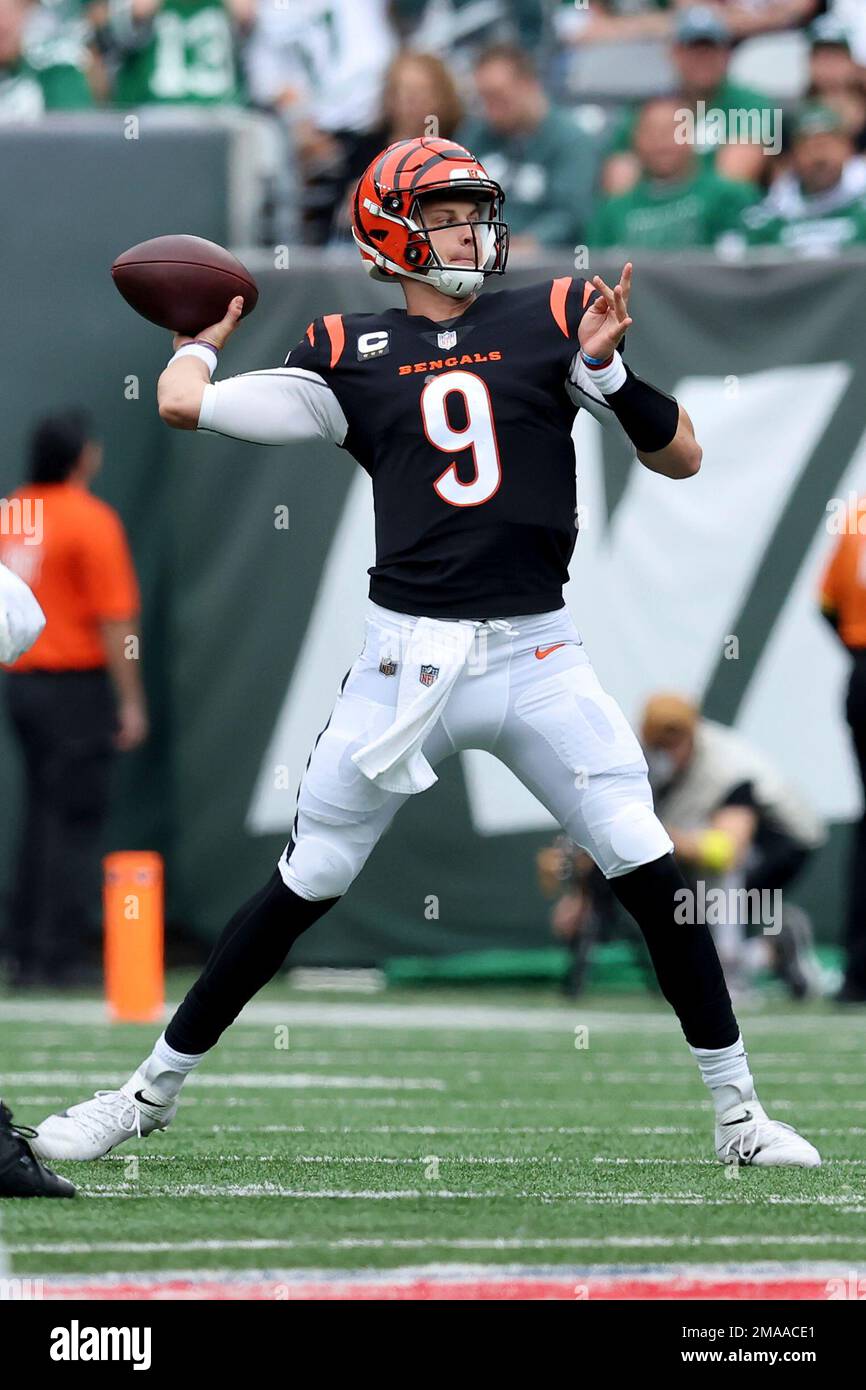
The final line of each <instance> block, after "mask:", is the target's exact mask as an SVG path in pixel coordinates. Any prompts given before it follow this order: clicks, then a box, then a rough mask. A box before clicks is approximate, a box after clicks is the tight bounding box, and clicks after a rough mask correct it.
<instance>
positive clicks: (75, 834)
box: [3, 670, 116, 984]
mask: <svg viewBox="0 0 866 1390" xmlns="http://www.w3.org/2000/svg"><path fill="white" fill-rule="evenodd" d="M5 684H6V691H5V694H6V708H7V711H8V714H9V717H10V720H11V724H12V729H13V731H14V734H15V736H16V739H17V742H18V745H19V748H20V750H21V755H22V762H23V774H24V782H23V789H22V790H23V798H22V801H21V803H20V805H21V812H22V814H21V818H20V822H19V827H18V828H19V842H18V855H17V862H16V865H15V871H14V878H13V887H12V895H11V900H10V903H9V911H8V915H7V920H6V931H5V934H4V942H3V945H4V955H5V957H6V965H7V969H8V971H9V974H10V977H11V980H12V982H13V983H18V984H27V983H35V984H40V983H52V982H55V983H63V981H64V980H66V979H69V978H74V977H75V974H76V973H77V972H78V971H79V970H80V969H87V968H93V967H94V966H95V965H97V964H98V961H99V941H100V937H99V902H100V896H99V893H100V877H101V874H100V856H101V851H102V843H101V842H102V832H103V828H104V825H105V819H106V814H107V810H108V798H109V783H110V774H111V766H112V762H113V759H114V742H113V740H114V733H115V728H116V711H115V701H114V695H113V692H112V688H111V684H110V681H109V678H108V675H107V673H106V672H105V671H104V670H98V671H62V672H54V671H32V672H21V673H19V674H14V673H13V674H10V675H8V676H7V678H6V682H5Z"/></svg>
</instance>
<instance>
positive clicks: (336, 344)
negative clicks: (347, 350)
mask: <svg viewBox="0 0 866 1390" xmlns="http://www.w3.org/2000/svg"><path fill="white" fill-rule="evenodd" d="M322 322H323V323H324V325H325V328H326V329H327V330H328V337H329V338H330V340H331V366H332V367H336V365H337V363H338V362H339V360H340V358H341V357H342V355H343V348H344V347H345V346H346V330H345V329H344V328H343V315H342V314H326V315H325V317H324V319H323V320H322Z"/></svg>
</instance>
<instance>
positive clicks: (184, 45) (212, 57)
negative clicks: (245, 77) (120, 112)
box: [108, 0, 254, 108]
mask: <svg viewBox="0 0 866 1390" xmlns="http://www.w3.org/2000/svg"><path fill="white" fill-rule="evenodd" d="M253 6H254V0H118V2H117V3H116V4H112V5H111V6H110V8H109V22H108V34H109V38H110V42H111V45H112V49H113V56H114V59H115V62H116V74H115V80H114V94H113V95H114V102H115V104H116V105H117V106H121V107H127V108H128V107H131V106H146V105H151V104H154V103H158V104H164V105H181V104H192V105H210V106H212V105H237V104H238V103H239V102H240V101H241V100H242V99H243V94H242V88H241V78H240V69H239V65H238V55H237V45H238V42H239V39H240V37H241V36H242V35H243V34H245V33H246V32H247V31H248V30H249V29H250V28H251V26H252V23H253V19H254V9H253Z"/></svg>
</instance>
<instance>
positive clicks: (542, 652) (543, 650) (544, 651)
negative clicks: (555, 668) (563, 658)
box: [535, 642, 568, 661]
mask: <svg viewBox="0 0 866 1390" xmlns="http://www.w3.org/2000/svg"><path fill="white" fill-rule="evenodd" d="M567 645H568V644H567V643H566V642H557V643H555V644H554V646H552V647H536V648H535V655H536V656H537V657H538V660H539V661H543V660H544V658H545V657H546V656H550V653H551V652H556V651H559V648H560V647H565V646H567Z"/></svg>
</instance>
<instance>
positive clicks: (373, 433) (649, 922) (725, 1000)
mask: <svg viewBox="0 0 866 1390" xmlns="http://www.w3.org/2000/svg"><path fill="white" fill-rule="evenodd" d="M503 201H504V193H503V191H502V189H501V187H500V186H499V185H498V184H497V183H496V182H495V181H494V180H493V179H491V178H489V177H488V175H487V173H486V171H485V170H484V168H483V167H482V166H481V165H480V164H479V163H478V161H477V160H476V159H474V158H473V156H472V155H471V154H470V153H469V151H467V150H465V149H463V148H462V147H460V146H458V145H455V144H453V143H451V142H448V141H444V140H438V139H428V138H421V139H412V140H401V141H398V142H397V143H396V144H394V145H391V146H390V147H389V148H388V149H386V150H384V151H383V152H382V153H381V154H380V155H379V156H378V157H377V158H376V159H375V160H374V161H373V163H372V164H371V165H370V167H369V168H368V169H367V170H366V172H365V173H364V175H363V176H362V178H361V180H360V182H359V184H358V188H357V191H356V193H355V197H354V227H353V231H354V237H355V242H356V244H357V247H358V250H359V251H360V254H361V258H362V261H363V263H364V266H365V268H366V269H367V270H368V271H369V272H370V274H371V275H373V276H374V278H376V279H380V280H385V281H388V282H391V283H393V282H394V281H395V280H396V281H397V282H398V283H399V284H400V286H401V287H402V289H403V292H404V295H405V301H406V307H405V309H386V310H384V311H383V312H381V313H376V314H351V315H345V316H344V315H341V314H338V313H328V314H325V315H324V317H322V318H318V319H316V320H315V321H314V322H313V323H311V324H310V325H309V327H308V328H307V330H306V332H305V333H304V335H303V337H302V338H301V341H300V343H299V344H298V346H297V347H295V348H294V349H293V350H292V351H291V352H290V353H289V355H288V357H287V359H286V362H285V365H284V366H282V367H273V368H269V369H267V370H265V371H257V372H251V373H246V374H244V375H242V376H236V377H228V378H223V379H220V380H217V381H212V380H211V378H212V376H213V374H214V371H215V368H216V366H217V358H218V354H219V352H220V351H221V350H222V349H223V348H224V346H225V344H226V343H227V341H228V339H229V337H230V335H231V334H232V332H233V331H234V330H235V328H236V326H237V323H238V318H239V315H240V312H241V309H242V307H243V305H242V300H241V299H233V300H232V302H231V303H230V304H229V306H228V310H227V313H226V315H225V318H224V319H223V320H222V321H221V322H220V323H218V324H214V325H211V326H210V327H205V326H203V330H202V332H201V333H200V334H199V336H198V337H197V338H196V339H194V340H191V339H188V338H176V339H175V349H176V350H175V354H174V356H173V357H172V359H171V361H170V362H169V364H168V366H167V367H166V369H165V371H164V372H163V374H162V376H161V377H160V380H159V387H158V397H159V411H160V415H161V417H162V419H163V420H165V421H166V422H167V423H168V424H169V425H171V426H174V427H175V428H177V429H188V430H194V429H199V430H207V431H212V432H215V433H217V434H222V435H228V436H230V437H232V438H235V439H245V440H251V441H254V442H258V443H261V444H282V443H286V442H288V441H296V440H304V439H311V438H324V439H328V440H331V441H332V442H333V443H334V444H335V445H337V446H338V447H339V448H341V449H344V450H345V451H346V452H347V453H348V454H350V455H351V456H352V457H353V458H354V459H356V460H357V462H358V463H359V464H360V465H361V467H362V468H364V469H365V470H366V471H367V472H368V473H369V474H370V477H371V479H372V485H373V498H374V506H375V520H376V562H375V564H374V565H373V566H372V568H371V570H370V591H369V606H368V612H367V618H366V643H365V645H364V648H363V650H362V651H361V654H360V655H359V657H358V658H357V660H356V661H355V663H354V665H353V666H352V668H351V670H350V671H349V672H348V673H347V675H346V677H345V679H344V681H343V684H342V687H341V690H340V693H339V696H338V698H337V701H336V704H335V706H334V709H333V711H332V713H331V717H330V719H329V722H328V724H327V725H326V727H325V729H324V730H323V731H322V733H321V734H320V735H319V738H318V740H317V741H316V745H315V747H314V749H313V751H312V752H311V754H310V758H309V761H308V763H307V768H306V772H305V775H304V777H303V779H302V782H301V786H300V788H299V793H298V806H297V815H296V817H295V821H294V826H293V830H292V834H291V837H290V839H289V843H288V845H287V847H286V849H285V851H284V853H283V854H282V856H281V858H280V860H279V864H278V867H277V869H276V871H275V872H274V874H273V875H272V877H271V878H270V880H269V881H268V882H267V883H266V884H265V885H264V887H263V888H261V889H260V890H259V892H258V893H256V895H255V896H254V897H253V898H251V899H250V900H249V902H247V903H245V904H244V906H243V907H241V908H240V910H239V911H238V912H237V913H236V914H235V916H234V917H233V918H232V920H231V921H230V922H229V924H228V926H227V927H226V929H225V931H224V932H223V934H222V936H221V937H220V938H219V940H218V942H217V943H216V945H215V947H214V949H213V951H212V953H211V956H210V958H209V960H208V962H207V964H206V966H205V968H204V971H203V972H202V974H201V976H200V977H199V979H198V980H197V981H196V983H195V984H194V985H193V987H192V989H191V990H190V991H189V993H188V994H187V996H186V998H185V999H184V1001H183V1003H182V1004H181V1005H180V1007H179V1008H178V1010H177V1012H176V1013H175V1015H174V1017H173V1018H172V1020H171V1022H170V1023H169V1025H168V1027H167V1029H166V1030H165V1032H164V1033H163V1034H162V1036H161V1037H160V1038H159V1039H158V1041H157V1042H156V1045H155V1047H154V1049H153V1051H152V1053H151V1054H150V1056H149V1057H147V1058H146V1059H145V1060H144V1062H142V1064H141V1066H140V1067H139V1068H138V1070H137V1071H136V1072H135V1073H134V1074H133V1076H132V1077H130V1079H129V1081H127V1082H126V1084H125V1085H124V1086H122V1087H121V1088H120V1090H118V1091H113V1092H104V1091H103V1092H100V1093H98V1094H97V1096H96V1097H94V1098H93V1099H92V1100H89V1101H84V1102H82V1103H81V1104H78V1105H74V1106H73V1107H72V1108H71V1109H70V1110H67V1111H65V1112H64V1113H63V1114H62V1115H52V1116H49V1117H48V1119H46V1120H45V1121H44V1122H43V1124H42V1125H40V1126H39V1132H38V1136H37V1139H36V1141H35V1142H36V1145H37V1148H38V1151H39V1152H40V1153H41V1154H42V1155H43V1156H45V1157H49V1158H69V1159H90V1158H96V1157H97V1156H99V1155H100V1154H104V1153H107V1152H108V1150H109V1149H112V1148H114V1147H115V1145H117V1144H119V1143H121V1142H123V1141H124V1140H127V1139H129V1138H130V1137H131V1136H133V1135H138V1136H142V1135H146V1134H148V1133H149V1132H151V1131H153V1130H154V1129H157V1128H162V1127H164V1126H165V1125H167V1124H168V1123H169V1122H170V1120H171V1119H172V1118H173V1116H174V1114H175V1111H176V1109H177V1104H178V1098H179V1095H180V1092H181V1089H182V1087H183V1083H184V1081H185V1079H186V1077H187V1076H188V1075H189V1074H190V1072H192V1071H193V1070H194V1069H195V1068H196V1067H197V1066H199V1064H200V1063H201V1061H202V1060H203V1058H204V1057H205V1056H206V1055H207V1053H208V1052H209V1051H210V1049H211V1048H212V1047H213V1046H214V1045H215V1044H216V1042H217V1040H218V1039H219V1037H220V1035H221V1034H222V1033H223V1031H224V1030H225V1029H226V1028H227V1027H228V1026H229V1025H230V1024H231V1023H232V1021H233V1020H234V1019H235V1018H236V1017H237V1015H238V1013H239V1012H240V1011H241V1009H242V1008H243V1007H244V1005H245V1004H246V1003H247V1001H248V1000H249V999H250V998H251V997H252V996H253V995H254V994H255V993H256V991H257V990H259V989H260V988H261V987H262V986H263V985H264V984H265V983H266V982H267V981H268V980H270V979H271V978H272V977H273V975H274V974H275V973H276V972H277V971H278V970H279V969H280V967H281V966H282V964H283V961H284V959H285V957H286V954H287V952H288V951H289V949H290V948H291V946H292V943H293V942H294V941H296V940H297V938H298V937H299V936H300V935H301V933H302V932H305V931H307V930H308V929H309V928H310V927H311V926H312V925H313V923H315V922H316V921H317V920H318V919H319V918H320V917H322V916H323V914H324V913H326V912H327V911H328V910H329V909H330V908H331V907H333V906H334V904H335V903H336V902H338V901H339V900H340V898H341V897H342V896H343V894H344V893H346V892H348V890H349V888H350V887H351V884H352V882H353V881H354V879H355V878H356V876H357V875H358V874H359V873H360V871H361V869H362V868H363V866H364V864H365V862H366V860H367V858H368V856H369V854H370V853H371V851H372V850H373V848H374V847H375V845H376V842H377V841H378V839H379V837H380V836H381V835H382V834H383V832H384V831H385V829H386V828H387V826H388V825H389V823H390V821H391V820H392V818H393V816H394V815H395V813H396V812H397V811H398V809H399V808H400V806H401V805H402V804H403V803H404V802H405V801H406V799H407V797H409V796H412V795H416V794H418V793H419V792H422V791H423V790H424V789H425V788H426V787H429V786H430V785H431V784H432V783H433V782H435V781H436V774H435V772H434V768H435V766H436V765H437V764H438V763H439V762H441V761H442V760H443V759H444V758H446V757H448V756H449V755H451V754H452V753H455V752H457V751H458V750H461V749H464V748H483V749H487V750H488V751H489V752H491V753H493V754H494V756H495V757H497V758H499V759H501V761H502V762H504V763H505V764H506V765H507V766H508V767H510V768H511V769H512V771H513V772H514V773H515V774H516V775H517V777H519V778H520V780H521V781H522V782H523V783H524V785H525V786H527V787H528V788H529V789H530V790H531V791H532V792H533V793H534V795H535V796H536V797H538V799H539V800H540V801H541V802H542V803H543V804H544V805H545V806H546V807H547V808H548V810H549V811H550V812H551V813H552V814H553V815H554V817H555V818H556V819H557V820H558V822H559V823H560V825H561V826H562V829H563V831H564V833H565V834H566V835H568V836H569V837H570V838H571V839H572V840H574V841H575V842H576V843H577V844H579V845H581V846H582V847H583V848H584V849H586V851H587V853H589V854H590V855H591V856H592V858H593V859H594V860H595V862H596V863H597V864H598V865H599V867H600V869H601V871H602V872H603V873H604V875H605V877H606V878H607V879H609V881H610V884H611V888H612V890H613V892H614V893H615V894H616V896H617V898H618V899H619V901H620V902H621V903H622V904H623V906H624V907H625V908H626V909H627V910H628V911H629V912H630V913H631V914H632V916H633V917H634V918H635V920H636V921H637V923H638V925H639V927H640V929H641V931H642V933H643V935H644V938H645V940H646V943H647V946H648V948H649V953H650V956H651V958H652V961H653V966H654V968H655V970H656V973H657V975H658V979H659V983H660V986H661V989H662V991H663V993H664V995H665V997H666V998H667V1000H668V1001H669V1002H670V1004H671V1006H672V1008H673V1009H674V1011H675V1012H676V1014H677V1017H678V1019H679V1021H680V1024H681V1026H682V1030H683V1033H684V1035H685V1038H686V1042H687V1043H688V1045H689V1047H690V1049H691V1051H692V1054H693V1055H694V1057H695V1060H696V1063H697V1066H698V1068H699V1070H700V1073H701V1076H702V1077H703V1079H704V1081H705V1082H706V1084H707V1086H708V1087H709V1089H710V1093H711V1095H712V1098H713V1102H714V1106H715V1112H716V1129H715V1150H716V1153H717V1155H718V1157H719V1158H720V1159H721V1160H722V1161H730V1160H734V1161H736V1162H742V1163H753V1164H757V1165H761V1166H764V1165H771V1164H774V1165H776V1164H790V1165H797V1166H806V1167H812V1166H815V1165H817V1164H818V1163H820V1158H819V1155H818V1152H817V1150H816V1149H815V1148H813V1146H812V1145H811V1144H810V1143H808V1142H807V1141H806V1140H805V1139H803V1138H802V1137H801V1136H800V1135H799V1134H797V1133H796V1131H794V1130H793V1129H792V1128H791V1127H790V1126H789V1125H783V1124H779V1123H778V1122H776V1121H773V1120H771V1119H769V1118H768V1117H767V1114H766V1112H765V1111H764V1109H763V1107H762V1106H761V1104H760V1102H759V1101H758V1099H757V1096H756V1093H755V1086H754V1082H753V1079H752V1076H751V1073H750V1070H749V1064H748V1060H747V1056H746V1052H745V1049H744V1046H743V1041H742V1038H741V1036H740V1030H739V1027H738V1025H737V1021H736V1019H735V1017H734V1013H733V1010H732V1007H731V1001H730V998H729V996H728V991H727V989H726V987H725V981H724V977H723V975H722V972H721V969H720V967H719V961H718V957H717V955H716V951H715V947H714V945H713V941H712V938H711V935H710V932H709V929H708V928H707V927H706V926H705V925H699V926H689V927H683V926H678V925H676V921H675V909H676V902H677V899H676V896H675V895H676V894H677V893H678V892H680V891H682V890H683V889H684V888H685V881H684V879H683V877H682V875H681V874H680V872H679V870H678V869H677V868H676V866H675V864H674V861H673V858H672V854H671V850H672V845H671V841H670V839H669V837H668V835H667V833H666V831H665V830H664V828H663V827H662V825H661V823H660V822H659V821H658V819H657V818H656V816H655V814H654V811H653V802H652V796H651V793H650V788H649V783H648V781H647V765H646V762H645V760H644V757H643V754H642V752H641V749H640V746H639V744H638V741H637V739H636V738H635V736H634V734H633V732H632V730H631V729H630V727H629V725H628V724H627V722H626V720H625V718H624V717H623V715H622V713H621V711H620V709H619V707H618V705H617V704H616V702H615V701H614V700H613V699H612V698H611V697H610V696H609V695H608V694H606V693H605V692H604V690H602V688H601V685H600V684H599V681H598V679H597V677H596V675H595V673H594V671H593V669H592V666H591V664H590V661H589V657H588V656H587V653H586V651H585V649H584V647H583V644H582V642H581V638H580V634H579V633H578V631H577V629H576V627H575V625H574V623H573V622H572V620H571V618H570V616H569V614H568V612H567V610H566V609H565V607H564V603H563V597H562V586H563V584H564V582H565V581H566V579H567V577H568V564H569V560H570V558H571V554H572V551H573V548H574V543H575V537H576V526H575V514H576V506H575V504H576V496H575V458H574V446H573V442H572V426H573V424H574V419H575V414H576V412H577V410H578V409H580V408H586V409H588V410H590V411H592V413H593V414H595V415H597V416H598V417H599V418H601V419H602V420H604V421H606V422H608V423H610V424H611V425H612V426H613V427H615V428H617V429H622V430H624V431H625V434H626V435H627V437H628V439H629V440H630V441H631V443H632V444H633V445H634V448H635V450H636V452H637V457H638V458H639V460H640V462H641V463H642V464H643V465H644V466H645V467H646V468H649V469H651V470H652V471H653V472H655V473H660V474H662V475H663V476H665V477H667V478H671V479H687V478H690V477H691V476H692V475H693V474H695V473H696V472H697V471H698V468H699V466H700V461H701V450H700V447H699V446H698V444H697V443H696V441H695V436H694V432H693V430H692V424H691V421H690V420H689V418H688V415H687V414H686V412H685V411H684V410H683V409H682V407H681V406H680V405H679V404H678V403H677V401H675V400H674V399H673V398H672V397H670V396H668V395H666V394H665V393H664V392H662V391H659V390H657V389H656V388H655V387H653V386H651V385H650V384H649V383H647V382H645V381H642V380H641V379H640V378H639V377H637V376H636V375H635V374H634V373H633V372H632V371H631V370H630V369H629V368H628V367H627V366H626V364H625V362H624V361H623V359H622V357H621V355H620V352H619V350H618V348H619V345H620V344H621V343H622V340H623V336H624V334H625V332H626V330H627V328H628V327H629V326H630V325H631V322H632V320H631V318H630V316H629V311H628V306H629V292H630V289H631V279H632V269H631V266H630V265H626V267H625V269H624V271H623V273H622V277H621V279H620V281H619V283H618V284H617V285H615V286H613V287H611V286H609V285H607V284H606V283H605V282H604V281H603V280H602V279H600V278H599V277H598V276H596V277H595V278H594V279H592V280H584V279H581V278H579V277H572V276H563V277H562V278H559V279H555V280H554V281H553V282H552V283H551V282H550V281H546V282H544V283H542V284H534V285H530V286H528V287H527V288H523V289H515V290H505V291H503V292H501V293H498V294H484V295H483V294H481V293H480V292H481V290H482V288H483V286H484V283H485V280H486V279H487V277H488V276H496V275H501V274H502V273H503V271H504V270H505V266H506V260H507V253H508V230H507V227H506V224H505V222H504V220H503V215H502V208H503Z"/></svg>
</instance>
